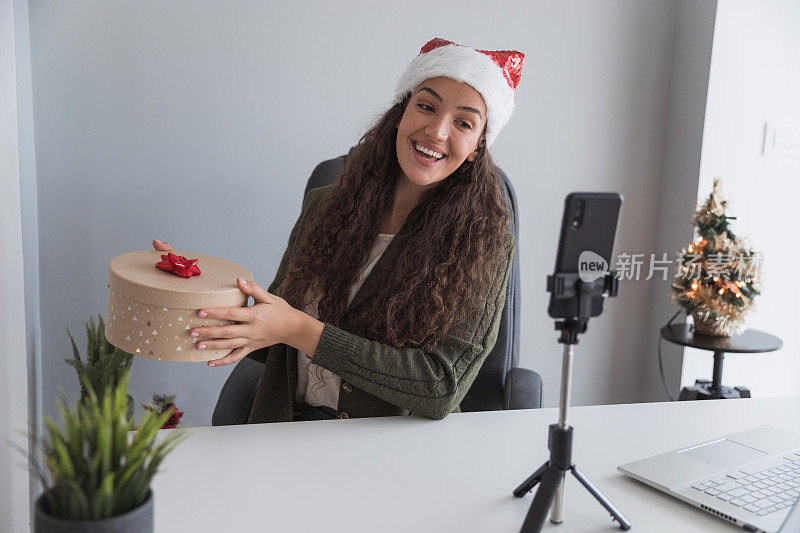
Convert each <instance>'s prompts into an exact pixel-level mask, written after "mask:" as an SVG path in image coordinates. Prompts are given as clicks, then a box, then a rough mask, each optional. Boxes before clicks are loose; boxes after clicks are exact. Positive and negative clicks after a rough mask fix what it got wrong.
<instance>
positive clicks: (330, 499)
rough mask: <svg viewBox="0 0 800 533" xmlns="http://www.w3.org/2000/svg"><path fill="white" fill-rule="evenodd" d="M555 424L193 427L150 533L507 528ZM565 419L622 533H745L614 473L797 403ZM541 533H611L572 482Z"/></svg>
mask: <svg viewBox="0 0 800 533" xmlns="http://www.w3.org/2000/svg"><path fill="white" fill-rule="evenodd" d="M557 417H558V411H557V409H540V410H525V411H504V412H489V413H460V414H452V415H449V416H448V417H447V418H445V419H444V420H441V421H434V420H428V419H423V418H417V417H390V418H375V419H352V420H325V421H318V422H294V423H284V424H259V425H249V426H229V427H206V428H194V429H190V430H189V432H190V433H191V435H190V437H189V438H188V439H187V440H186V441H185V442H183V443H182V444H181V445H180V446H178V448H176V450H175V451H174V452H173V453H172V454H171V455H170V456H168V458H167V460H166V461H165V462H164V464H163V466H162V472H161V473H160V474H158V475H157V476H156V477H155V481H154V484H153V489H154V493H155V497H156V500H155V525H156V532H157V533H165V532H172V531H195V532H203V531H215V532H216V531H256V530H258V531H321V532H323V531H324V532H325V533H329V532H334V531H337V532H338V531H342V532H345V531H346V532H349V533H352V532H362V531H363V532H370V533H372V532H376V531H381V532H395V531H396V532H400V531H402V532H408V531H414V532H415V533H422V532H437V533H440V532H445V531H458V532H486V533H494V532H506V531H507V532H516V531H519V527H520V525H521V524H522V521H523V519H524V517H525V513H526V512H527V510H528V507H529V506H530V503H531V500H532V497H533V494H529V495H527V496H526V497H525V498H521V499H518V498H514V497H513V496H512V495H511V491H512V490H513V489H514V488H515V487H516V486H517V485H518V484H519V483H521V482H522V481H523V480H524V479H525V478H526V477H527V476H528V475H529V474H531V473H532V472H533V470H535V469H536V468H537V467H538V466H539V465H540V464H541V463H543V462H544V461H545V460H546V459H547V457H548V452H547V443H546V440H547V426H548V425H549V424H551V423H553V422H555V421H556V420H557ZM569 423H570V424H571V425H573V426H574V427H575V443H574V448H573V460H574V462H575V464H577V465H578V467H580V468H581V470H582V472H583V473H584V475H586V476H587V477H588V478H589V479H590V480H591V481H592V482H593V483H594V484H595V485H597V487H598V488H599V489H600V490H601V491H602V492H603V493H604V494H605V495H606V496H608V497H609V498H610V499H611V501H612V502H613V503H614V504H615V505H616V506H617V507H618V508H619V509H620V510H621V511H622V512H623V514H625V515H626V516H627V517H628V519H629V520H630V521H631V522H632V525H633V528H632V531H641V532H646V533H657V532H661V531H663V532H674V531H681V532H689V531H697V532H704V533H708V532H714V531H720V532H724V531H728V532H732V531H742V530H741V529H739V528H737V527H735V526H733V525H731V524H728V523H726V522H724V521H722V520H720V519H718V518H715V517H713V516H711V515H709V514H708V513H705V512H703V511H701V510H699V509H696V508H694V507H692V506H690V505H688V504H685V503H683V502H680V501H678V500H676V499H673V498H671V497H669V496H667V495H665V494H663V493H661V492H659V491H657V490H655V489H652V488H650V487H648V486H646V485H644V484H641V483H639V482H637V481H635V480H633V479H630V478H628V477H627V476H625V475H623V474H621V473H620V472H618V471H617V470H616V467H617V465H619V464H623V463H627V462H630V461H633V460H636V459H641V458H644V457H647V456H649V455H653V454H656V453H660V452H665V451H669V450H672V449H675V448H678V447H682V446H687V445H691V444H695V443H697V442H700V441H703V440H709V439H713V438H715V437H719V436H722V435H725V434H728V433H735V432H737V431H742V430H745V429H749V428H752V427H755V426H759V425H762V424H770V425H774V426H778V427H782V428H784V429H787V430H790V431H794V432H796V433H800V398H775V399H738V400H710V401H702V402H671V403H652V404H628V405H611V406H593V407H577V408H575V407H574V408H571V409H570V417H569ZM165 431H169V430H163V431H162V432H161V433H164V432H165ZM544 530H545V531H564V532H569V533H572V532H582V531H591V532H600V531H602V532H612V531H620V530H619V529H618V528H616V527H615V526H614V525H612V522H611V519H610V517H609V516H608V514H607V513H606V512H605V510H604V509H603V508H602V507H600V505H599V504H598V503H597V502H596V501H595V500H594V499H593V498H592V497H591V496H590V495H589V493H588V492H586V491H585V490H584V489H583V487H581V486H580V485H579V484H578V482H577V480H576V479H574V478H573V477H572V476H569V477H568V480H567V485H566V494H565V503H564V523H563V524H562V525H561V526H555V525H553V524H550V523H549V521H548V522H547V523H546V525H545V529H544Z"/></svg>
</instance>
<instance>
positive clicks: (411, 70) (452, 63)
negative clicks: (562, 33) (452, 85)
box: [394, 37, 525, 146]
mask: <svg viewBox="0 0 800 533" xmlns="http://www.w3.org/2000/svg"><path fill="white" fill-rule="evenodd" d="M524 63H525V54H523V53H522V52H518V51H516V50H500V51H489V50H475V49H472V48H468V47H466V46H462V45H460V44H456V43H453V42H451V41H447V40H445V39H441V38H438V37H437V38H435V39H431V40H430V41H428V42H427V43H425V45H424V46H423V47H422V49H421V50H420V52H419V55H418V56H417V57H415V58H414V59H413V60H412V61H411V63H409V65H408V67H406V70H405V72H403V74H402V75H401V76H400V79H399V80H397V85H396V87H395V91H394V103H399V102H401V101H402V100H403V98H404V97H405V96H406V94H408V93H409V92H411V91H413V90H414V89H416V88H417V86H418V85H419V84H420V83H422V82H423V81H425V80H427V79H429V78H436V77H439V76H442V77H445V78H451V79H454V80H456V81H460V82H463V83H466V84H468V85H470V86H471V87H473V88H474V89H475V90H476V91H478V92H479V93H480V94H481V96H482V97H483V101H484V102H485V103H486V146H489V145H490V144H492V142H494V140H495V139H496V138H497V135H498V134H499V133H500V130H501V129H503V126H505V125H506V123H507V122H508V119H510V118H511V114H512V113H513V112H514V100H515V91H516V88H517V85H519V81H520V77H521V76H522V66H523V64H524Z"/></svg>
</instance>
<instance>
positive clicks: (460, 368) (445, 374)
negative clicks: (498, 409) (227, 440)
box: [247, 185, 515, 423]
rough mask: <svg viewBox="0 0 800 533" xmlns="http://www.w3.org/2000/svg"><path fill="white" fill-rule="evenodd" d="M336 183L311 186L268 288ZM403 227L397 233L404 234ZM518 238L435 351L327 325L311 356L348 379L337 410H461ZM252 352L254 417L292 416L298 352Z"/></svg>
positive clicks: (352, 413)
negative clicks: (257, 372) (258, 366)
mask: <svg viewBox="0 0 800 533" xmlns="http://www.w3.org/2000/svg"><path fill="white" fill-rule="evenodd" d="M331 187H332V185H327V186H324V187H319V188H316V189H312V190H311V191H309V192H308V194H307V195H306V198H305V199H304V201H303V208H302V211H301V213H300V217H299V219H298V220H297V222H296V223H295V225H294V228H293V229H292V232H291V234H290V235H289V243H288V246H287V248H286V251H285V252H284V254H283V258H282V259H281V263H280V266H279V267H278V273H277V274H276V276H275V280H274V281H273V282H272V283H271V284H270V286H269V288H268V289H267V290H268V291H269V292H273V290H274V289H275V288H276V287H277V286H278V285H279V284H280V282H281V281H282V280H283V277H284V276H285V275H286V270H287V268H288V266H289V263H290V262H291V258H292V254H293V253H294V248H295V245H296V244H297V240H298V238H299V236H300V234H301V233H302V229H303V226H304V223H305V221H306V220H307V218H308V216H309V213H313V212H314V211H315V210H316V208H317V206H318V205H319V202H320V200H321V199H322V197H323V196H324V195H325V194H326V193H327V192H328V191H329V190H330V189H331ZM404 229H406V227H405V226H403V227H401V228H400V231H399V232H398V234H397V236H401V235H402V234H403V233H404ZM398 246H399V244H398V239H397V237H395V238H394V239H393V240H392V242H391V243H389V246H388V247H387V248H386V251H385V252H384V253H383V255H382V256H381V257H380V258H379V259H378V262H377V263H376V264H375V266H374V267H373V269H372V272H370V274H369V275H368V276H367V278H366V280H364V283H363V285H362V286H361V288H360V289H359V291H358V292H357V293H356V295H355V297H354V298H353V301H352V302H351V304H350V308H352V306H353V305H356V304H357V303H359V302H362V301H364V300H366V299H367V298H369V296H370V294H372V293H373V292H374V291H375V290H376V289H377V287H378V284H379V283H380V281H381V280H382V279H386V277H385V276H386V275H387V274H388V275H391V273H390V272H387V269H388V268H389V267H390V265H391V260H392V258H393V257H394V256H395V255H396V254H397V253H398V251H399V250H398ZM514 246H515V242H514V237H513V235H512V234H511V233H507V234H506V256H505V260H504V261H503V262H501V264H500V267H499V268H498V270H497V273H496V275H495V279H494V282H493V283H492V285H491V288H490V290H489V294H487V295H486V298H485V299H484V300H483V303H482V305H481V306H479V307H478V308H476V309H475V310H474V311H473V312H472V313H471V314H470V319H469V320H468V321H466V323H464V324H454V326H453V327H452V328H451V330H450V333H449V334H448V335H447V336H446V337H445V338H444V339H443V340H442V341H440V342H439V344H438V346H437V348H436V349H434V350H432V351H424V350H422V349H419V348H394V347H392V346H390V345H388V344H384V343H381V342H376V341H373V340H370V339H367V338H364V337H361V336H360V333H361V332H360V331H359V330H358V328H356V327H355V326H354V325H352V324H350V322H349V318H350V317H349V316H347V315H346V316H345V318H344V319H343V320H342V323H341V324H340V325H339V327H336V326H333V325H332V324H329V323H326V324H325V328H324V329H323V331H322V337H321V338H320V341H319V345H318V346H317V351H316V352H315V354H314V358H313V362H314V363H315V364H316V365H319V366H320V367H322V368H325V369H327V370H330V371H331V372H333V373H335V374H337V375H338V376H340V377H341V378H342V383H341V389H340V391H339V404H338V408H337V413H338V417H339V418H360V417H374V416H392V415H409V414H419V415H423V416H426V417H428V418H434V419H442V418H444V417H445V416H447V415H448V414H449V413H451V412H458V411H460V407H459V404H460V403H461V400H462V399H463V398H464V396H465V395H466V393H467V391H468V390H469V388H470V385H471V384H472V382H473V381H474V379H475V376H477V374H478V370H479V369H480V367H481V365H482V364H483V362H484V360H485V359H486V356H487V355H488V354H489V352H491V350H492V348H493V347H494V344H495V341H496V340H497V332H498V329H499V327H500V316H501V314H502V311H503V305H504V304H505V300H506V290H507V286H508V277H509V272H510V270H511V265H512V259H513V257H514ZM248 357H250V358H252V359H254V360H256V361H259V362H262V363H264V371H263V374H262V376H261V382H260V383H259V386H258V389H257V391H256V395H255V397H254V399H253V406H252V409H251V411H250V416H249V418H248V421H247V422H248V423H262V422H288V421H291V420H292V417H293V410H294V404H295V393H296V390H297V350H296V349H295V348H292V347H291V346H288V345H286V344H274V345H272V346H269V347H267V348H262V349H260V350H256V351H255V352H252V353H250V354H249V355H248Z"/></svg>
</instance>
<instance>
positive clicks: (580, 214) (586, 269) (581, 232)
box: [547, 192, 622, 318]
mask: <svg viewBox="0 0 800 533" xmlns="http://www.w3.org/2000/svg"><path fill="white" fill-rule="evenodd" d="M621 207H622V195H620V194H617V193H606V192H573V193H571V194H569V195H568V196H567V199H566V201H565V203H564V216H563V217H562V220H561V235H560V237H559V239H558V252H557V254H556V270H555V273H562V274H564V273H567V274H569V273H576V274H579V275H580V276H581V279H584V281H590V280H591V279H592V278H598V277H600V276H601V275H603V274H604V273H605V272H606V271H608V270H610V262H611V253H612V252H613V250H614V239H615V237H616V234H617V221H618V220H619V211H620V208H621ZM578 306H579V301H578V298H563V299H562V298H554V296H553V293H552V292H551V294H550V305H549V306H548V307H547V313H548V314H549V315H550V316H551V317H553V318H575V317H577V316H578V311H579V309H578ZM602 312H603V297H602V296H596V297H594V298H592V315H591V316H598V315H600V313H602Z"/></svg>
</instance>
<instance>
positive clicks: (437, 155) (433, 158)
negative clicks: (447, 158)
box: [414, 143, 444, 161]
mask: <svg viewBox="0 0 800 533" xmlns="http://www.w3.org/2000/svg"><path fill="white" fill-rule="evenodd" d="M414 149H415V150H416V151H417V152H421V153H423V154H425V155H427V156H428V157H426V158H425V159H427V160H428V161H438V160H440V159H442V158H443V157H444V155H443V154H440V153H439V152H434V151H433V150H428V149H427V148H425V147H424V146H422V145H420V144H416V143H415V144H414Z"/></svg>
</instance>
